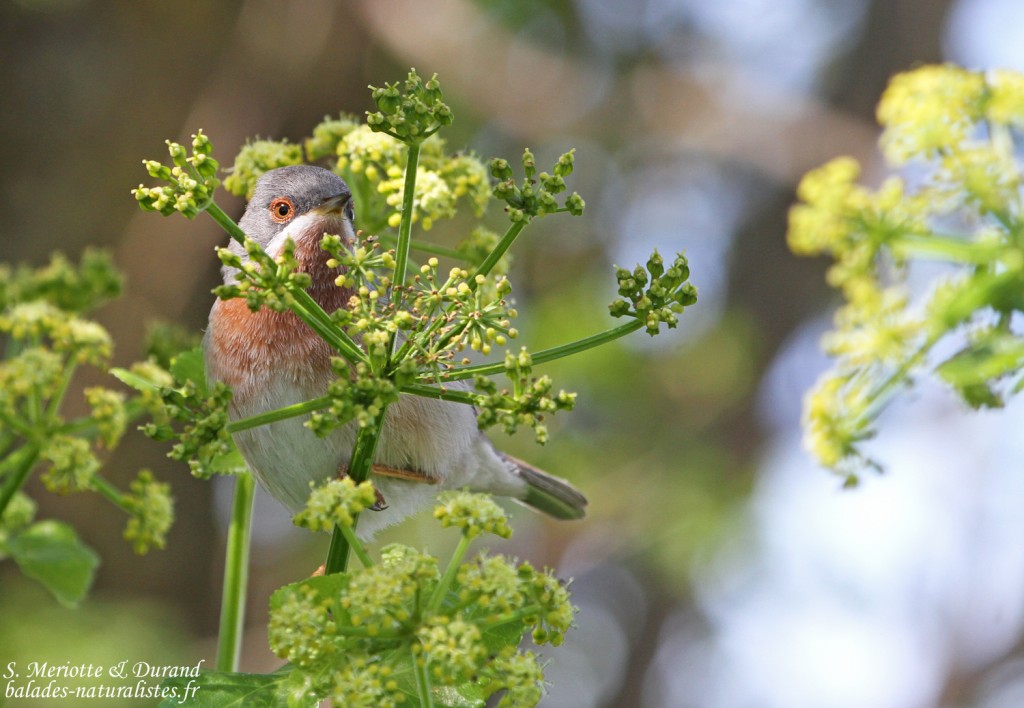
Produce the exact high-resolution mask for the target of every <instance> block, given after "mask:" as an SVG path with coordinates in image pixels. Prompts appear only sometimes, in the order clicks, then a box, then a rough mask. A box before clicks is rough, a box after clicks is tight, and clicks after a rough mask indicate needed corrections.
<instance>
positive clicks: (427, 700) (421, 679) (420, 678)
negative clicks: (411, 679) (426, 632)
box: [409, 644, 434, 708]
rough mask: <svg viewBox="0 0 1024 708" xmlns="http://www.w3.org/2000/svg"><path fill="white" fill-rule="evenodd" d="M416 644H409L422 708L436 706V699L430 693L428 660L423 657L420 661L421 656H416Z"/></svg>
mask: <svg viewBox="0 0 1024 708" xmlns="http://www.w3.org/2000/svg"><path fill="white" fill-rule="evenodd" d="M413 646H415V645H414V644H410V645H409V651H410V652H411V653H412V668H413V672H414V673H415V675H416V692H417V693H418V694H419V698H420V708H434V699H433V697H432V696H431V695H430V674H428V673H427V660H426V658H423V661H422V662H421V661H420V657H418V656H416V652H414V651H412V647H413Z"/></svg>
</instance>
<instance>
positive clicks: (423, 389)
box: [402, 369, 504, 406]
mask: <svg viewBox="0 0 1024 708" xmlns="http://www.w3.org/2000/svg"><path fill="white" fill-rule="evenodd" d="M502 370H504V369H502ZM402 393H411V394H412V395H414V396H422V397H423V398H434V399H437V400H439V401H451V402H453V403H465V404H467V405H470V406H475V405H476V404H477V403H479V401H478V400H477V399H478V398H479V396H477V395H475V394H473V393H470V392H469V391H449V390H446V389H444V388H441V387H438V386H427V385H425V384H417V383H411V384H405V385H404V386H402Z"/></svg>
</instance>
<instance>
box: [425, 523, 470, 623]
mask: <svg viewBox="0 0 1024 708" xmlns="http://www.w3.org/2000/svg"><path fill="white" fill-rule="evenodd" d="M472 542H473V541H472V539H470V538H469V534H467V533H465V532H463V534H462V538H460V539H459V545H458V546H456V547H455V552H454V553H452V557H451V560H449V561H448V567H447V568H445V569H444V575H442V576H441V582H439V583H438V584H437V587H436V588H434V592H433V593H432V594H431V596H430V601H429V602H427V608H426V612H425V615H426V616H427V617H429V616H430V615H432V614H434V613H435V612H437V608H438V607H440V606H441V603H442V602H444V597H445V595H447V594H448V590H449V588H451V586H452V581H453V580H455V574H456V573H457V572H458V571H459V566H460V565H462V559H463V557H465V555H466V551H468V550H469V544H470V543H472Z"/></svg>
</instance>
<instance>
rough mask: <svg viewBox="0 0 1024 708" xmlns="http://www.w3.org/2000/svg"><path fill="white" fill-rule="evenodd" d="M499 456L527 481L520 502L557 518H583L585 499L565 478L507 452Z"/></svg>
mask: <svg viewBox="0 0 1024 708" xmlns="http://www.w3.org/2000/svg"><path fill="white" fill-rule="evenodd" d="M501 456H502V457H503V458H505V460H506V461H508V462H510V463H512V465H513V466H514V468H515V472H516V474H518V475H519V477H520V478H522V479H523V481H525V482H526V492H525V493H524V494H523V496H522V497H520V498H519V501H521V502H523V503H524V504H526V505H527V506H530V507H533V508H534V509H536V510H538V511H543V512H544V513H545V514H547V515H549V516H552V517H554V518H556V519H582V518H583V517H584V516H585V515H586V511H585V508H586V506H587V498H586V497H585V496H583V495H582V494H581V493H580V492H579V490H577V489H576V488H575V487H573V486H572V485H571V484H569V483H568V482H566V481H565V480H564V479H559V478H558V477H554V476H552V475H550V474H548V473H547V472H545V471H543V470H540V469H537V468H536V467H534V466H533V465H531V464H529V463H527V462H523V461H522V460H518V459H516V458H515V457H512V456H510V455H506V454H504V453H501Z"/></svg>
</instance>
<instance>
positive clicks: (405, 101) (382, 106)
mask: <svg viewBox="0 0 1024 708" xmlns="http://www.w3.org/2000/svg"><path fill="white" fill-rule="evenodd" d="M399 86H400V84H399V82H395V83H393V84H387V83H386V84H384V86H383V87H381V88H377V87H375V86H371V87H370V91H371V96H372V98H373V102H374V103H375V104H377V110H376V111H375V112H367V114H366V123H367V125H369V126H370V128H371V129H372V130H374V131H378V132H382V133H387V134H388V135H390V136H392V137H393V138H395V139H397V140H401V141H402V142H406V143H408V142H420V141H422V140H424V139H426V138H427V137H429V136H430V135H432V134H433V133H435V132H437V130H438V129H439V128H441V127H442V126H445V125H451V122H452V119H453V118H454V116H453V115H452V110H451V108H449V107H448V105H447V104H446V103H445V102H444V101H443V100H441V99H442V94H441V85H440V83H439V82H438V80H437V74H434V76H433V77H431V78H430V79H429V80H427V81H423V79H421V78H420V76H419V74H417V73H416V70H415V69H413V70H411V71H410V72H409V75H408V77H407V78H406V80H405V83H404V84H402V85H401V88H399Z"/></svg>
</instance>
